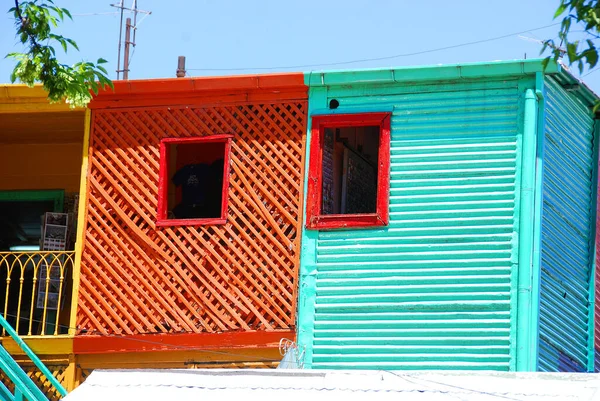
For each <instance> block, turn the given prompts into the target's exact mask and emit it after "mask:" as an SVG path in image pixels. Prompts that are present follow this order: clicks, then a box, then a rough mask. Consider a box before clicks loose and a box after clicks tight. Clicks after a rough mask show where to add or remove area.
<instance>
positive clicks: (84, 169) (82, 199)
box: [69, 109, 92, 336]
mask: <svg viewBox="0 0 600 401" xmlns="http://www.w3.org/2000/svg"><path fill="white" fill-rule="evenodd" d="M91 124H92V121H91V110H90V109H86V110H85V122H84V128H83V129H84V133H83V157H82V160H81V177H80V178H79V205H78V206H79V207H78V209H77V237H76V239H75V263H73V293H72V295H71V317H70V319H69V335H70V336H74V335H75V332H76V324H77V301H78V299H79V281H80V271H81V254H82V252H83V241H84V235H85V215H86V205H87V175H88V154H89V146H90V130H91Z"/></svg>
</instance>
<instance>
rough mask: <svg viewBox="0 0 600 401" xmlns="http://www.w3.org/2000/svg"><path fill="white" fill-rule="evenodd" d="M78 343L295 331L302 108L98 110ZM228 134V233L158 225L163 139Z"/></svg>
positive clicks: (300, 104)
mask: <svg viewBox="0 0 600 401" xmlns="http://www.w3.org/2000/svg"><path fill="white" fill-rule="evenodd" d="M92 119H93V121H92V133H91V142H90V158H89V160H90V170H89V174H88V200H87V202H88V204H87V223H86V234H85V245H84V251H83V258H82V266H81V286H80V295H79V305H78V307H79V309H78V319H77V320H78V321H77V325H78V328H79V329H80V333H83V334H85V333H90V334H97V333H99V332H100V333H117V334H139V333H154V332H160V333H166V332H194V333H201V332H222V331H232V330H277V329H290V328H291V327H292V326H293V324H294V310H295V286H296V278H297V268H298V252H299V224H300V223H299V218H300V217H299V216H300V207H301V188H302V186H301V183H302V180H303V164H302V163H303V154H304V143H303V138H304V136H303V134H304V132H305V122H306V104H305V102H304V101H298V102H288V103H277V104H258V105H235V106H218V107H202V106H198V107H195V106H188V107H169V108H167V107H162V108H159V107H155V108H143V109H116V110H115V109H113V110H94V111H93V114H92ZM215 134H233V135H234V139H233V144H232V151H231V175H230V185H229V193H228V196H229V211H228V223H227V224H226V225H220V226H198V227H156V224H155V222H156V213H157V193H158V175H159V141H160V139H161V138H165V137H192V136H205V135H215Z"/></svg>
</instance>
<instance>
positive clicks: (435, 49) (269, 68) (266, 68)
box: [187, 22, 560, 71]
mask: <svg viewBox="0 0 600 401" xmlns="http://www.w3.org/2000/svg"><path fill="white" fill-rule="evenodd" d="M557 25H560V22H557V23H554V24H550V25H544V26H541V27H537V28H532V29H526V30H523V31H519V32H513V33H509V34H506V35H501V36H496V37H493V38H488V39H481V40H475V41H472V42H466V43H460V44H456V45H451V46H444V47H438V48H434V49H428V50H422V51H418V52H412V53H402V54H395V55H392V56H384V57H374V58H364V59H357V60H348V61H338V62H332V63H319V64H298V65H288V66H277V67H239V68H187V70H189V71H243V70H281V69H289V68H312V67H330V66H336V65H346V64H355V63H363V62H368V61H382V60H391V59H395V58H401V57H410V56H418V55H421V54H426V53H433V52H438V51H442V50H450V49H456V48H459V47H464V46H471V45H476V44H480V43H486V42H491V41H495V40H500V39H505V38H509V37H511V36H515V35H520V34H523V33H527V32H533V31H539V30H542V29H546V28H550V27H553V26H557Z"/></svg>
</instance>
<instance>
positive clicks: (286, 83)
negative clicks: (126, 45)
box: [89, 73, 308, 109]
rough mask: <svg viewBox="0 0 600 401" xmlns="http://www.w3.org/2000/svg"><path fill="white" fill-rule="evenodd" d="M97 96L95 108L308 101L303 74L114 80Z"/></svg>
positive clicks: (93, 101)
mask: <svg viewBox="0 0 600 401" xmlns="http://www.w3.org/2000/svg"><path fill="white" fill-rule="evenodd" d="M113 84H114V90H112V89H108V88H107V89H106V90H103V91H100V93H99V94H98V95H97V96H95V97H94V99H93V100H92V102H90V104H89V108H91V109H101V108H114V107H119V108H121V107H140V106H156V105H167V104H168V105H169V106H174V105H178V104H179V105H181V104H197V103H202V104H223V103H244V102H256V101H277V100H289V99H296V100H305V99H307V97H308V88H307V87H306V85H305V84H304V75H303V74H302V73H283V74H264V75H242V76H227V77H200V78H167V79H145V80H131V81H114V82H113Z"/></svg>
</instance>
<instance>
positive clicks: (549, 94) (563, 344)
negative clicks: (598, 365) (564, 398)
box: [539, 79, 594, 371]
mask: <svg viewBox="0 0 600 401" xmlns="http://www.w3.org/2000/svg"><path fill="white" fill-rule="evenodd" d="M545 83H546V94H545V95H546V124H545V134H544V137H545V143H544V152H543V163H544V164H543V166H544V167H543V183H544V184H543V185H544V188H543V195H542V196H543V199H542V203H543V205H542V248H541V252H542V266H541V276H540V341H539V369H540V370H542V371H586V370H587V363H588V341H589V324H591V323H592V322H590V321H589V296H590V294H589V285H590V281H589V280H590V275H591V262H592V258H591V251H592V245H593V239H592V235H593V229H592V226H591V219H592V216H593V213H592V196H593V185H592V176H593V174H592V173H593V167H592V165H593V164H592V163H593V158H594V155H593V153H594V152H593V120H592V119H591V118H590V115H589V111H588V110H587V109H586V108H585V107H584V105H583V104H581V103H580V102H578V101H577V100H576V99H574V98H573V97H570V96H568V95H567V93H566V92H565V91H564V90H563V89H562V88H560V87H559V86H558V85H557V84H556V83H555V82H554V81H553V80H552V79H546V82H545Z"/></svg>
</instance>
